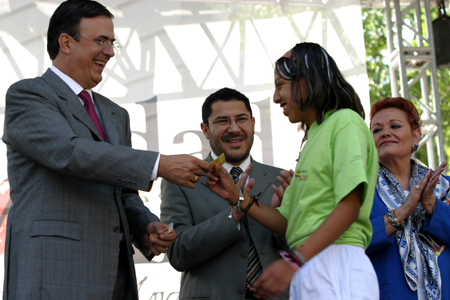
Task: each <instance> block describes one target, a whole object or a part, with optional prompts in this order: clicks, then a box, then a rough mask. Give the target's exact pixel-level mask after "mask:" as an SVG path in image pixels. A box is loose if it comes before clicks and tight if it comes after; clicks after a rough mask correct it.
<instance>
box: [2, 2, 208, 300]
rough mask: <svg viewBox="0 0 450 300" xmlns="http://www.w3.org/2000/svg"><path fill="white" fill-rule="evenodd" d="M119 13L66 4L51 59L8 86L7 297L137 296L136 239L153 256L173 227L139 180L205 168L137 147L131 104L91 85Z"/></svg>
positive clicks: (192, 179) (194, 177)
mask: <svg viewBox="0 0 450 300" xmlns="http://www.w3.org/2000/svg"><path fill="white" fill-rule="evenodd" d="M112 18H113V15H112V14H111V13H110V12H109V11H108V10H107V9H106V8H105V7H104V6H103V5H101V4H99V3H98V2H96V1H90V0H69V1H67V2H64V3H62V4H61V5H60V6H59V7H58V8H57V9H56V11H55V13H54V14H53V16H52V17H51V20H50V24H49V28H48V44H47V50H48V52H49V55H50V58H51V59H52V62H53V66H52V67H51V68H50V69H49V70H47V72H46V73H45V74H44V75H43V76H42V77H37V78H35V79H27V80H22V81H19V82H17V83H15V84H13V85H12V86H11V87H10V88H9V90H8V92H7V95H6V109H5V131H4V135H3V141H4V142H5V143H6V145H7V154H8V174H9V181H10V185H11V200H12V202H13V205H12V207H11V210H10V213H9V217H8V226H7V238H6V247H5V248H6V249H5V253H6V255H5V282H4V291H3V294H4V297H3V298H4V299H12V300H19V299H32V300H38V299H56V300H62V299H64V300H69V299H96V300H97V299H102V300H103V299H117V300H119V299H120V300H124V299H127V300H128V299H133V300H135V299H138V294H137V285H136V278H135V270H134V264H133V257H132V255H133V248H132V246H131V244H132V243H133V244H134V245H135V246H136V247H137V248H138V249H139V250H140V251H141V252H142V253H143V254H144V255H145V256H146V257H147V258H148V259H149V260H150V259H152V257H153V255H159V254H160V253H162V252H165V251H166V250H167V247H168V246H169V245H170V244H171V243H172V242H173V240H174V239H175V237H176V234H175V232H172V233H168V234H164V233H163V230H162V229H163V227H164V226H165V224H164V223H160V222H159V220H158V218H157V217H156V216H155V215H154V214H152V213H151V212H150V211H149V210H148V209H147V208H146V207H145V206H144V204H143V203H142V201H141V199H140V197H139V195H138V189H141V190H149V189H150V188H151V186H152V182H153V180H154V179H156V178H157V177H158V176H160V177H163V178H165V179H167V180H168V181H170V182H173V183H175V184H180V185H183V186H185V187H189V188H193V187H195V183H196V182H197V181H198V178H199V177H200V176H201V175H203V174H204V173H205V171H206V170H208V167H209V164H208V163H207V162H204V161H202V160H199V159H197V158H194V157H191V156H188V155H178V156H177V155H175V156H165V155H162V154H161V155H160V154H159V153H155V152H150V151H139V150H134V149H132V148H131V147H130V146H131V132H130V123H129V116H128V114H127V112H126V111H125V110H124V109H123V108H121V107H120V106H118V105H116V104H114V103H113V102H112V101H110V100H109V99H107V98H105V97H103V96H101V95H99V94H97V93H95V92H92V90H91V89H92V88H93V87H95V86H96V85H97V84H98V83H99V82H100V81H101V80H102V72H103V70H104V68H105V65H106V63H107V62H108V60H109V59H110V58H111V57H113V56H114V51H115V50H116V48H117V44H116V42H115V38H114V26H113V22H112ZM80 92H81V93H80ZM77 95H79V96H77ZM92 99H93V100H92ZM92 105H93V106H92ZM83 106H84V107H83ZM150 233H158V234H159V237H151V238H150V236H149V235H150Z"/></svg>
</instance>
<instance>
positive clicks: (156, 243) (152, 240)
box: [145, 222, 177, 256]
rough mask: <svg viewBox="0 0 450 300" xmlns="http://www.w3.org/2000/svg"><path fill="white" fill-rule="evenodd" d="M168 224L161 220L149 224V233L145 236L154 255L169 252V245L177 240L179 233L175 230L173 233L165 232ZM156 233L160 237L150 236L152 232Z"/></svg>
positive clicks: (146, 242)
mask: <svg viewBox="0 0 450 300" xmlns="http://www.w3.org/2000/svg"><path fill="white" fill-rule="evenodd" d="M166 226H167V224H164V223H161V222H152V223H150V224H148V226H147V234H146V238H145V244H146V245H147V247H149V248H150V250H151V251H152V253H153V254H154V255H157V256H158V255H160V254H161V253H165V252H167V249H169V246H170V245H171V244H172V243H173V242H174V241H175V239H176V237H177V234H176V232H175V230H173V231H172V232H171V233H164V227H166ZM152 233H156V234H157V235H158V237H154V236H152V237H150V234H152Z"/></svg>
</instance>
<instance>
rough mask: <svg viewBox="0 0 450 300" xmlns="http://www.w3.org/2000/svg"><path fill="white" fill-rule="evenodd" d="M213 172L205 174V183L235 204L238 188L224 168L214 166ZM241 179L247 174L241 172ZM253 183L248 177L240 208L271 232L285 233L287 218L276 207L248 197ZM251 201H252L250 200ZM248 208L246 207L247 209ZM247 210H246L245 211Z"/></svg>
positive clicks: (253, 180) (237, 197)
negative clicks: (206, 179) (206, 180)
mask: <svg viewBox="0 0 450 300" xmlns="http://www.w3.org/2000/svg"><path fill="white" fill-rule="evenodd" d="M214 168H215V173H214V174H207V177H208V179H209V180H208V182H207V185H208V187H209V188H210V189H211V191H213V192H214V193H215V194H217V195H218V196H220V197H221V198H223V199H225V200H227V201H228V202H229V203H231V204H233V205H235V204H237V202H238V200H239V194H240V190H239V187H237V186H236V185H235V184H234V182H233V180H232V179H231V177H230V176H229V175H228V172H227V170H226V169H225V168H223V167H221V166H217V165H216V166H215V167H214ZM242 176H243V177H242V178H241V180H243V181H244V182H245V180H246V179H247V178H246V177H247V176H248V174H246V173H243V175H242ZM254 185H255V179H253V178H252V179H250V180H249V182H248V184H247V186H246V187H245V189H244V190H245V192H244V201H242V203H241V205H240V209H241V211H243V212H246V213H247V214H248V215H249V216H250V217H252V218H253V219H254V220H255V221H256V222H258V223H259V224H261V225H262V226H264V227H266V228H267V229H269V230H270V231H272V232H275V233H277V234H280V235H283V236H284V235H285V234H286V228H287V220H286V218H285V217H284V216H283V215H282V214H281V213H279V212H278V211H277V210H276V209H274V208H272V207H269V206H266V205H262V204H259V203H257V202H256V201H253V200H252V197H250V194H251V190H252V188H253V186H254ZM251 201H252V202H251ZM247 208H248V209H247ZM247 210H248V211H247Z"/></svg>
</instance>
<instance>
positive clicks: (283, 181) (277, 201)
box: [270, 169, 294, 208]
mask: <svg viewBox="0 0 450 300" xmlns="http://www.w3.org/2000/svg"><path fill="white" fill-rule="evenodd" d="M292 176H294V171H293V170H292V169H291V170H289V171H287V170H283V171H281V172H280V176H277V180H278V182H279V183H280V186H276V185H272V190H273V191H274V192H275V193H274V194H273V196H272V199H271V200H270V207H274V208H275V207H279V206H280V205H281V201H282V200H283V195H284V191H285V190H286V188H287V187H288V186H289V184H290V183H291V179H292Z"/></svg>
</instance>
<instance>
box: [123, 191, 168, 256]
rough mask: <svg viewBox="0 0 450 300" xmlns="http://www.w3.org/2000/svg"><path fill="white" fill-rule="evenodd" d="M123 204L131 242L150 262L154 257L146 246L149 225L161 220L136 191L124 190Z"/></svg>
mask: <svg viewBox="0 0 450 300" xmlns="http://www.w3.org/2000/svg"><path fill="white" fill-rule="evenodd" d="M122 203H123V208H124V210H125V214H126V215H127V220H128V226H129V229H130V236H131V242H132V243H133V245H134V246H135V247H136V248H137V249H139V251H140V252H141V253H142V254H143V255H144V256H145V257H146V258H147V259H148V260H149V261H150V260H151V259H152V258H153V257H154V255H153V254H152V252H151V251H150V249H149V248H148V247H147V246H146V245H145V242H144V239H145V236H146V232H147V226H148V224H150V223H152V222H159V218H158V217H157V216H156V215H155V214H153V213H152V212H150V210H149V209H148V208H147V207H146V206H145V205H144V204H143V202H142V200H141V198H140V196H139V194H138V192H137V191H136V190H123V191H122Z"/></svg>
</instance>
